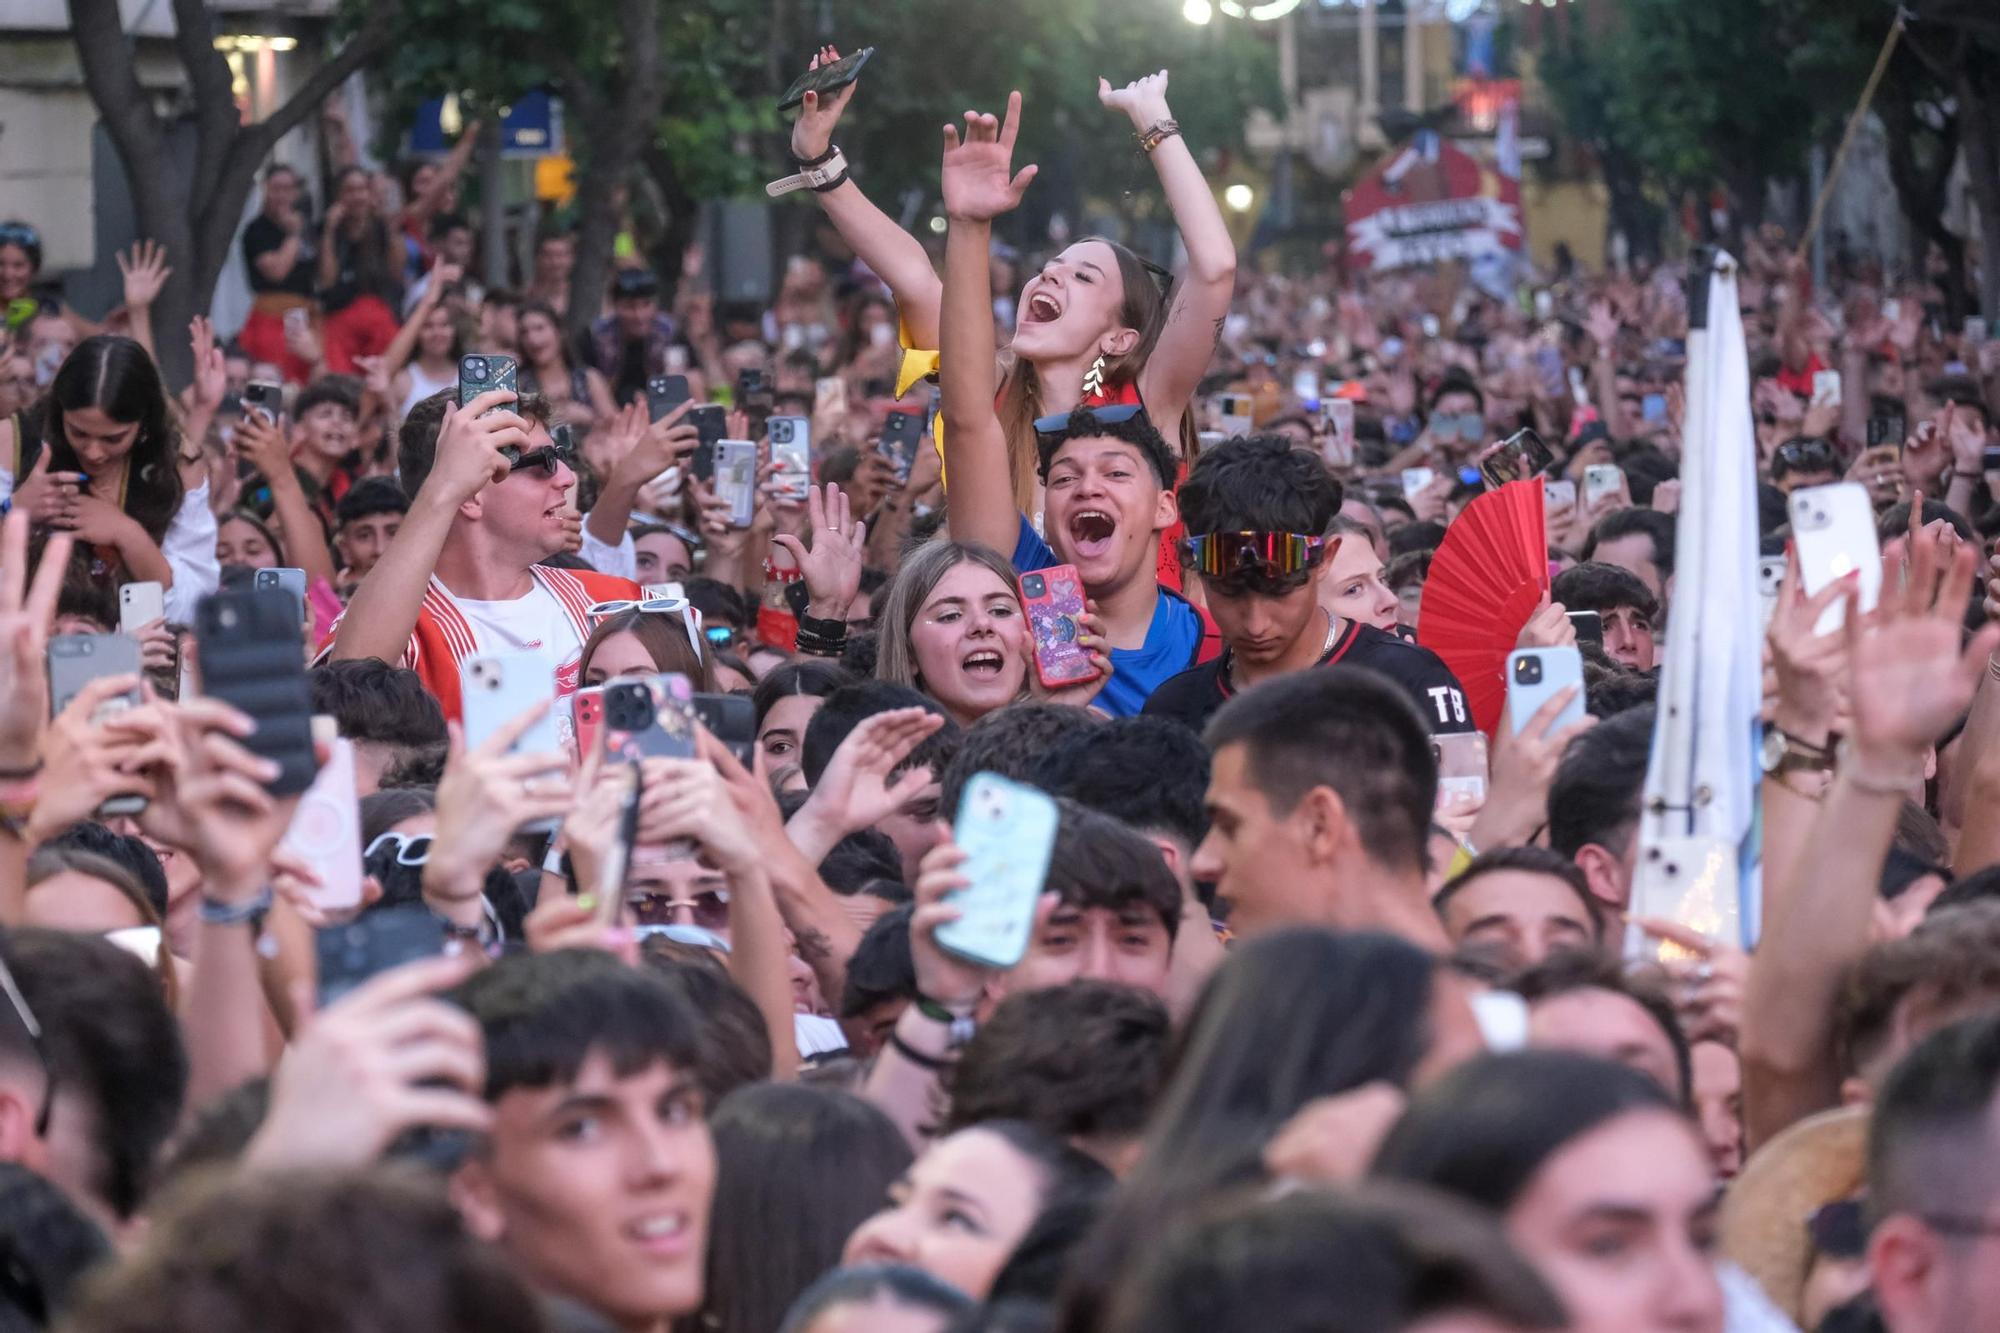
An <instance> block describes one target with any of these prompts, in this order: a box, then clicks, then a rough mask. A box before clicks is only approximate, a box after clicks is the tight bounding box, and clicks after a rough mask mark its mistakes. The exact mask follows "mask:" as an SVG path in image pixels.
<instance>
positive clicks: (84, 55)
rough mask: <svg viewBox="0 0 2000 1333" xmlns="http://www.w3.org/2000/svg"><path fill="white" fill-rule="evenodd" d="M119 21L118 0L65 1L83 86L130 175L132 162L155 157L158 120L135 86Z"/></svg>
mask: <svg viewBox="0 0 2000 1333" xmlns="http://www.w3.org/2000/svg"><path fill="white" fill-rule="evenodd" d="M122 23H123V20H122V19H121V18H120V17H119V14H118V3H117V0H69V26H70V30H71V31H72V32H73V33H75V34H76V56H77V63H78V64H79V65H81V66H82V68H83V86H84V88H85V89H86V90H87V91H88V92H89V93H90V100H91V101H92V102H94V103H95V104H96V106H97V114H98V115H100V116H102V117H103V118H104V129H105V133H107V134H109V135H110V136H111V142H112V145H113V146H114V147H115V148H117V150H118V153H119V156H120V157H122V158H124V159H125V162H126V164H127V170H128V174H129V171H130V165H131V163H133V162H134V161H139V160H144V159H145V158H146V157H148V156H151V157H153V158H157V157H158V154H159V151H160V123H159V120H158V119H157V118H156V117H155V116H154V115H153V108H152V106H151V104H150V103H149V102H148V101H147V99H146V90H145V89H144V88H142V87H140V86H139V75H138V71H137V70H136V69H135V68H134V66H133V63H132V48H131V46H130V45H129V44H128V43H127V41H126V40H125V34H124V31H123V28H122V26H121V25H122ZM134 188H135V190H136V188H137V186H136V184H135V186H134Z"/></svg>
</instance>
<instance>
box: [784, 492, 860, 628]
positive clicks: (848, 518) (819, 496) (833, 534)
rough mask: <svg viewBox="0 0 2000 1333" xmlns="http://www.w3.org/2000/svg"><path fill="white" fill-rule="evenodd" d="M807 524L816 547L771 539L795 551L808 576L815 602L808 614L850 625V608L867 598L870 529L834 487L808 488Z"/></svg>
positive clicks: (788, 537)
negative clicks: (864, 577)
mask: <svg viewBox="0 0 2000 1333" xmlns="http://www.w3.org/2000/svg"><path fill="white" fill-rule="evenodd" d="M806 522H807V523H808V524H809V525H810V526H811V528H812V543H811V545H807V544H806V543H805V542H802V541H800V540H799V539H798V538H797V537H794V536H791V535H790V534H788V533H782V532H781V533H779V534H778V535H777V536H775V537H773V538H772V539H771V540H772V541H773V542H775V543H776V544H777V545H779V546H782V547H783V548H784V549H785V550H787V551H789V552H791V556H792V559H793V560H794V561H795V562H796V563H797V564H798V566H799V568H800V569H802V570H804V571H805V579H806V592H807V593H808V594H809V595H810V597H811V600H810V601H809V602H808V603H807V606H806V614H807V615H808V616H811V617H812V618H813V619H815V620H845V619H846V618H847V608H848V607H850V606H852V605H853V604H854V599H855V598H856V597H857V596H859V595H860V593H861V566H862V553H863V551H864V549H865V548H866V546H867V543H868V525H867V524H866V523H865V522H863V521H862V520H860V519H858V518H856V517H854V511H853V508H852V506H850V505H849V503H848V500H847V496H846V495H844V494H842V493H841V489H840V487H838V486H836V485H835V484H834V483H832V482H828V483H827V484H826V485H825V486H812V487H808V488H807V490H806Z"/></svg>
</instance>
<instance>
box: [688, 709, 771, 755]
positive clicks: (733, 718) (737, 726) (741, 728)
mask: <svg viewBox="0 0 2000 1333" xmlns="http://www.w3.org/2000/svg"><path fill="white" fill-rule="evenodd" d="M688 703H689V706H690V707H692V708H693V709H694V716H695V721H697V722H699V723H701V725H702V726H704V727H707V728H708V730H709V733H710V734H711V735H713V736H714V737H715V739H717V740H719V741H721V742H722V743H723V744H724V745H727V746H728V747H729V750H730V753H731V754H734V755H735V756H736V757H737V758H738V759H740V760H742V761H743V765H744V767H746V768H747V767H749V765H750V760H751V753H750V752H751V750H752V748H753V747H754V746H755V744H756V741H757V706H756V705H755V704H754V703H752V702H751V701H750V696H749V695H747V694H697V695H695V696H694V697H693V698H692V699H690V700H689V701H688Z"/></svg>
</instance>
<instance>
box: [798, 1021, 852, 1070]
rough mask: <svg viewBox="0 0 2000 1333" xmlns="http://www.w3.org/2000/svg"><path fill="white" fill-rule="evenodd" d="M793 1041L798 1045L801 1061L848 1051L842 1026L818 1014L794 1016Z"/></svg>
mask: <svg viewBox="0 0 2000 1333" xmlns="http://www.w3.org/2000/svg"><path fill="white" fill-rule="evenodd" d="M792 1040H793V1041H795V1042H797V1043H798V1048H799V1057H800V1058H801V1059H804V1058H806V1057H808V1056H814V1055H820V1054H823V1053H825V1052H827V1051H844V1050H846V1049H847V1034H846V1033H844V1032H842V1031H841V1030H840V1024H839V1023H838V1022H836V1021H835V1020H833V1019H831V1018H821V1017H820V1016H819V1015H818V1014H793V1015H792Z"/></svg>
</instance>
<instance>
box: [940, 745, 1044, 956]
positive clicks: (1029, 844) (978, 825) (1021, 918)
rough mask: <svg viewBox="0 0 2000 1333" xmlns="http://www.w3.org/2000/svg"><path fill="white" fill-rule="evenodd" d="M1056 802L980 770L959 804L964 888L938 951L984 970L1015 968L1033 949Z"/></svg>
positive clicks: (955, 832) (957, 836)
mask: <svg viewBox="0 0 2000 1333" xmlns="http://www.w3.org/2000/svg"><path fill="white" fill-rule="evenodd" d="M1059 818H1060V817H1059V815H1058V813H1057V810H1056V803H1055V800H1054V799H1053V798H1052V797H1050V796H1048V795H1047V794H1045V793H1043V792H1040V791H1037V790H1036V789H1035V788H1033V787H1029V786H1025V785H1023V784H1021V783H1017V782H1010V781H1008V780H1007V779H1005V778H1002V777H1000V776H998V775H996V774H993V773H975V774H974V775H973V776H972V780H971V781H970V782H968V783H967V784H966V787H965V796H964V798H963V799H962V800H961V801H960V802H959V807H958V819H957V820H956V821H955V822H954V824H953V825H952V842H953V844H954V845H955V846H956V847H957V848H958V849H959V850H960V851H961V852H962V853H963V854H964V860H963V861H962V862H961V863H960V865H959V866H958V867H957V878H958V879H959V880H961V881H962V883H963V887H961V888H958V889H956V890H954V891H953V892H952V893H951V894H950V895H948V897H947V899H946V901H947V902H949V903H950V904H951V905H952V907H954V908H955V909H957V911H958V918H957V919H956V920H954V921H947V922H945V923H944V924H943V925H940V926H939V927H938V928H937V930H936V932H935V935H934V937H935V939H936V940H937V943H938V947H939V948H941V949H943V950H945V951H946V952H947V953H950V954H952V955H954V956H956V957H958V958H962V959H964V960H965V961H967V962H970V963H976V964H978V965H979V966H981V967H988V968H996V969H998V968H1009V967H1012V966H1014V965H1015V964H1016V963H1018V962H1020V961H1021V958H1022V957H1023V955H1025V954H1026V953H1027V951H1028V938H1029V935H1030V933H1031V932H1032V931H1033V929H1034V924H1035V907H1036V904H1037V903H1039V902H1040V900H1041V896H1042V887H1043V885H1044V884H1045V883H1046V882H1047V880H1048V873H1049V861H1050V858H1051V857H1052V856H1053V854H1054V852H1055V842H1056V830H1057V825H1058V822H1059Z"/></svg>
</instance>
